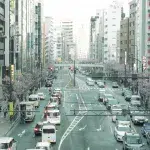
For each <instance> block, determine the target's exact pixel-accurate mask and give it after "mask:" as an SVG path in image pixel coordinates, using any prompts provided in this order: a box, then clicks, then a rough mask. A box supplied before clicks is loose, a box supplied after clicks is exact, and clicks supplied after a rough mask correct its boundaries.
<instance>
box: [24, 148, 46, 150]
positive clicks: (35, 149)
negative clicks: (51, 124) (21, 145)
mask: <svg viewBox="0 0 150 150" xmlns="http://www.w3.org/2000/svg"><path fill="white" fill-rule="evenodd" d="M26 150H37V149H26ZM38 150H45V149H42V148H41V149H38Z"/></svg>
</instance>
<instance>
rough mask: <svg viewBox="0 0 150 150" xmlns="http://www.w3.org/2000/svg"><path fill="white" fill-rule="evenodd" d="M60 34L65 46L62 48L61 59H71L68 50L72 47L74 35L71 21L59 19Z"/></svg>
mask: <svg viewBox="0 0 150 150" xmlns="http://www.w3.org/2000/svg"><path fill="white" fill-rule="evenodd" d="M61 28H62V36H63V41H65V43H64V45H65V46H66V48H64V49H63V52H62V53H63V60H65V61H69V60H71V55H70V50H71V49H72V48H73V47H74V37H73V21H72V20H63V21H61Z"/></svg>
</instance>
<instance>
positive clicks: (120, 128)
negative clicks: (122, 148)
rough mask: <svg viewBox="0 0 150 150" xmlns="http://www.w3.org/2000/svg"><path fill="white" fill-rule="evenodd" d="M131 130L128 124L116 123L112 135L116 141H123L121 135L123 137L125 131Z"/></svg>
mask: <svg viewBox="0 0 150 150" xmlns="http://www.w3.org/2000/svg"><path fill="white" fill-rule="evenodd" d="M131 131H132V130H131V128H130V126H129V125H122V124H118V125H116V127H115V130H114V136H115V138H116V140H117V141H123V137H124V135H125V133H126V132H131Z"/></svg>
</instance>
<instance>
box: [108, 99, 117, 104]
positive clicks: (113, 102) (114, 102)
mask: <svg viewBox="0 0 150 150" xmlns="http://www.w3.org/2000/svg"><path fill="white" fill-rule="evenodd" d="M108 104H109V105H115V104H118V101H117V100H115V99H114V100H110V101H108Z"/></svg>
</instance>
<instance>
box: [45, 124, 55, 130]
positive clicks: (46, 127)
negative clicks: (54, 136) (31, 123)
mask: <svg viewBox="0 0 150 150" xmlns="http://www.w3.org/2000/svg"><path fill="white" fill-rule="evenodd" d="M43 129H56V128H55V126H54V125H52V124H49V125H44V126H43Z"/></svg>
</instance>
